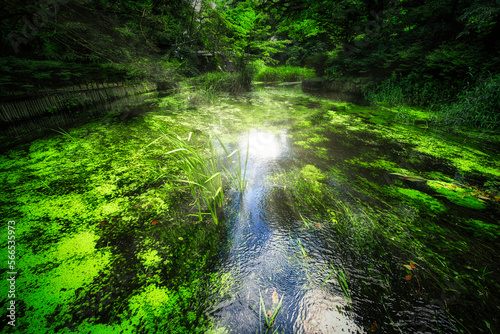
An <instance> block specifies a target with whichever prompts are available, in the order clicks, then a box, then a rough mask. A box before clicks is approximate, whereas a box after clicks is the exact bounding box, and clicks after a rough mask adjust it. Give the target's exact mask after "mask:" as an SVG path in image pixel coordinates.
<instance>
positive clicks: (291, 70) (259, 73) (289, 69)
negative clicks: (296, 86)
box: [254, 65, 315, 82]
mask: <svg viewBox="0 0 500 334" xmlns="http://www.w3.org/2000/svg"><path fill="white" fill-rule="evenodd" d="M314 76H315V73H314V70H313V69H310V68H304V67H297V66H289V65H287V66H277V67H270V66H265V65H264V66H257V70H256V73H255V74H254V80H255V81H265V82H276V81H277V82H295V81H302V80H304V79H309V78H313V77H314Z"/></svg>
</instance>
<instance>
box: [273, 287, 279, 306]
mask: <svg viewBox="0 0 500 334" xmlns="http://www.w3.org/2000/svg"><path fill="white" fill-rule="evenodd" d="M272 299H273V304H278V302H279V296H278V293H277V292H276V290H274V292H273V298H272Z"/></svg>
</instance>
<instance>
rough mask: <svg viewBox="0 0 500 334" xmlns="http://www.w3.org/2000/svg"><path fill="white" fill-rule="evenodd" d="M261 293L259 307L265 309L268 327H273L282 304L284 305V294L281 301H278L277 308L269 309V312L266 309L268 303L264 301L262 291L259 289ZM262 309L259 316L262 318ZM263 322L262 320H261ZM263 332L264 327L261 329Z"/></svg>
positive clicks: (265, 320)
mask: <svg viewBox="0 0 500 334" xmlns="http://www.w3.org/2000/svg"><path fill="white" fill-rule="evenodd" d="M259 295H260V307H259V310H260V311H264V325H265V326H266V327H267V328H271V327H273V326H274V321H275V319H276V316H277V315H278V312H279V310H280V308H281V305H282V302H283V295H282V296H281V299H280V301H279V302H278V304H277V305H276V307H275V308H273V309H271V310H269V311H270V312H268V311H267V310H266V304H265V303H264V299H263V298H262V293H260V291H259ZM260 311H259V318H260V314H261V313H260ZM261 323H262V322H261ZM261 332H262V329H261Z"/></svg>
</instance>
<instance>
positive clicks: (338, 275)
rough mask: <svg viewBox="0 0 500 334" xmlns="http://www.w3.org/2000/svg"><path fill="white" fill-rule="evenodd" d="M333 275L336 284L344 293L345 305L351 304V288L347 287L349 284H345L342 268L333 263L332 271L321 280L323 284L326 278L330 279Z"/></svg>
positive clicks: (345, 279)
mask: <svg viewBox="0 0 500 334" xmlns="http://www.w3.org/2000/svg"><path fill="white" fill-rule="evenodd" d="M332 275H333V276H335V279H336V280H337V283H338V285H339V286H340V288H341V289H342V292H343V293H344V297H345V298H346V302H347V305H351V303H352V297H351V290H350V289H349V284H347V278H346V275H345V273H344V270H343V269H342V268H339V267H336V266H335V265H334V264H332V271H331V272H330V274H329V275H328V276H327V277H326V278H325V280H324V281H323V284H325V283H326V282H327V281H328V279H330V277H331V276H332Z"/></svg>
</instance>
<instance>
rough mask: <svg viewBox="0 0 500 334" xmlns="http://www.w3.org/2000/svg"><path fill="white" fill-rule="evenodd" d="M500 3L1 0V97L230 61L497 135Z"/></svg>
mask: <svg viewBox="0 0 500 334" xmlns="http://www.w3.org/2000/svg"><path fill="white" fill-rule="evenodd" d="M499 8H500V5H499V3H498V1H494V0H480V1H472V0H471V1H461V0H432V1H431V0H429V1H414V0H412V1H397V0H391V1H382V0H381V1H377V0H370V1H361V0H359V1H354V0H345V1H306V0H296V1H284V0H283V1H281V0H277V1H257V0H256V1H250V0H249V1H203V0H199V1H198V0H196V1H187V0H175V1H77V0H75V1H67V0H61V1H39V2H35V1H18V2H10V3H6V4H5V6H4V8H3V9H4V10H3V14H2V16H1V18H0V22H1V50H2V51H1V57H2V58H1V60H0V61H1V67H0V68H1V73H2V76H1V80H2V82H1V90H2V93H4V94H5V93H7V92H11V91H14V92H19V91H33V90H36V89H38V88H41V87H45V88H46V87H61V86H65V85H66V86H67V85H72V84H75V83H80V82H82V81H117V80H124V79H132V78H141V79H147V80H153V81H156V82H163V83H166V84H167V82H168V81H172V80H174V81H175V79H173V77H175V76H176V75H182V76H188V77H192V76H197V75H199V74H200V72H203V71H207V70H212V71H213V70H223V71H224V70H227V69H228V68H227V66H226V65H227V62H228V61H231V62H233V63H234V66H233V67H234V69H235V70H236V71H238V72H240V73H242V74H245V71H247V72H248V71H249V69H248V67H251V66H250V65H252V64H254V66H253V67H255V66H259V64H260V66H261V67H262V66H277V65H290V66H301V67H308V68H313V69H314V70H315V73H316V75H317V76H318V77H323V78H325V79H327V80H345V81H353V80H354V81H356V82H357V83H362V84H363V87H364V95H365V97H366V98H367V99H368V100H370V101H372V102H390V103H395V104H408V105H415V106H423V107H431V108H433V109H436V110H440V111H442V112H443V115H444V116H445V117H443V121H446V122H447V123H450V124H458V123H459V124H469V125H472V126H478V127H482V128H495V127H497V126H498V124H499V122H500V121H499V119H498V113H497V112H496V111H497V110H498V103H499V100H498V94H497V93H498V87H499V83H498V82H499V77H498V69H499V68H500V52H499V50H500V41H499V38H498V36H499V35H500V26H499V23H498V17H499V15H500V9H499ZM203 52H205V54H210V57H205V58H204V57H203V56H200V55H201V54H203ZM207 62H208V63H209V64H207ZM255 64H257V65H255ZM233 67H231V69H233ZM249 78H251V75H250V76H249V74H248V73H246V79H245V76H243V77H241V78H240V79H241V80H242V83H243V84H244V83H245V80H247V81H248V80H249ZM167 86H168V84H167Z"/></svg>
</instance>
